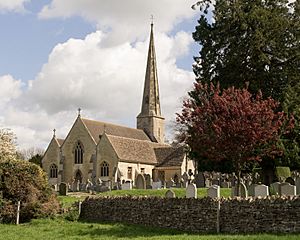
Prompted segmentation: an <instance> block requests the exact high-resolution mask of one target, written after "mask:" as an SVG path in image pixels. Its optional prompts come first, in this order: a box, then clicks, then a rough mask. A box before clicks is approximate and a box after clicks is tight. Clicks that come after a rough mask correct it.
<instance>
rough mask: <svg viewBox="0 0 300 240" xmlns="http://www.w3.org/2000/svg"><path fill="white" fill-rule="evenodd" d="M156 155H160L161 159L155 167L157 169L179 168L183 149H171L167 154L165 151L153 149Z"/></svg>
mask: <svg viewBox="0 0 300 240" xmlns="http://www.w3.org/2000/svg"><path fill="white" fill-rule="evenodd" d="M155 151H156V153H157V154H158V155H161V158H160V160H161V161H159V162H158V164H157V165H156V166H157V167H180V166H181V165H182V162H183V160H184V157H185V151H184V147H183V146H182V147H177V148H174V147H171V148H170V149H169V152H168V151H166V150H165V149H155Z"/></svg>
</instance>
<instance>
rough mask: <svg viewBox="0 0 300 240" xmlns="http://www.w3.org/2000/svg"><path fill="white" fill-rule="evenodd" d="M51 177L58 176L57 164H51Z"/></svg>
mask: <svg viewBox="0 0 300 240" xmlns="http://www.w3.org/2000/svg"><path fill="white" fill-rule="evenodd" d="M50 178H57V166H56V165H55V164H52V165H51V166H50Z"/></svg>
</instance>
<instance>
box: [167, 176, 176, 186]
mask: <svg viewBox="0 0 300 240" xmlns="http://www.w3.org/2000/svg"><path fill="white" fill-rule="evenodd" d="M173 186H175V182H174V181H173V179H172V178H171V179H170V180H169V181H167V182H166V187H167V188H171V187H173Z"/></svg>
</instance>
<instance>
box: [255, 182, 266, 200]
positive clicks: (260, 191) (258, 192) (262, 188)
mask: <svg viewBox="0 0 300 240" xmlns="http://www.w3.org/2000/svg"><path fill="white" fill-rule="evenodd" d="M254 195H255V197H267V196H269V187H268V186H266V185H263V184H261V185H257V186H255V187H254Z"/></svg>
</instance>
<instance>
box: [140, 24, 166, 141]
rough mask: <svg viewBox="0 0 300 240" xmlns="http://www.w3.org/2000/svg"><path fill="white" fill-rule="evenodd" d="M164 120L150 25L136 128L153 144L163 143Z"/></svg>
mask: <svg viewBox="0 0 300 240" xmlns="http://www.w3.org/2000/svg"><path fill="white" fill-rule="evenodd" d="M164 120H165V118H164V117H162V116H161V110H160V101H159V87H158V78H157V69H156V56H155V47H154V37H153V23H151V32H150V43H149V50H148V59H147V68H146V75H145V83H144V95H143V101H142V110H141V112H140V114H139V115H138V116H137V128H138V129H142V130H144V131H145V133H146V134H147V135H148V136H149V137H150V139H151V140H152V141H154V142H158V143H163V142H164V138H165V123H164Z"/></svg>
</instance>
